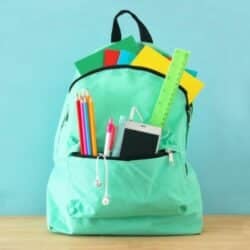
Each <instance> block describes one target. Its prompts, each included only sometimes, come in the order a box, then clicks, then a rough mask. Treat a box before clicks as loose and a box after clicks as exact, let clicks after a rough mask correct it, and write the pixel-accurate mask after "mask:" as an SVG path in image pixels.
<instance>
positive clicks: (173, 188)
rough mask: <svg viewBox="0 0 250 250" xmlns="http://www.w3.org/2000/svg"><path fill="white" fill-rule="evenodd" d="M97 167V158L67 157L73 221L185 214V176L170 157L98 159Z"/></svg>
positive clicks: (70, 211)
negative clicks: (78, 218)
mask: <svg viewBox="0 0 250 250" xmlns="http://www.w3.org/2000/svg"><path fill="white" fill-rule="evenodd" d="M176 155H177V154H176ZM105 163H106V166H105ZM96 164H97V160H96V159H95V158H81V157H76V156H69V157H68V172H69V177H70V179H69V182H70V188H71V198H72V199H71V200H70V201H69V206H68V211H69V213H70V216H71V217H83V218H84V217H85V218H121V217H133V216H165V215H178V214H183V213H185V211H186V209H187V206H186V203H185V195H184V194H185V191H184V190H185V178H186V175H185V167H184V166H182V164H181V161H180V159H178V157H175V161H174V162H171V161H169V157H168V155H163V156H160V157H157V158H150V159H143V160H131V161H121V160H109V159H107V160H103V159H99V160H98V164H97V165H96ZM96 180H99V181H100V184H101V185H96V184H99V183H97V182H96ZM105 198H108V199H109V202H107V203H108V204H105ZM79 208H80V209H81V213H80V216H79V211H78V210H79Z"/></svg>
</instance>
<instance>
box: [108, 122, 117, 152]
mask: <svg viewBox="0 0 250 250" xmlns="http://www.w3.org/2000/svg"><path fill="white" fill-rule="evenodd" d="M115 136H116V127H115V124H114V123H113V122H112V125H111V140H110V144H109V150H110V152H111V151H112V149H113V147H114V143H115Z"/></svg>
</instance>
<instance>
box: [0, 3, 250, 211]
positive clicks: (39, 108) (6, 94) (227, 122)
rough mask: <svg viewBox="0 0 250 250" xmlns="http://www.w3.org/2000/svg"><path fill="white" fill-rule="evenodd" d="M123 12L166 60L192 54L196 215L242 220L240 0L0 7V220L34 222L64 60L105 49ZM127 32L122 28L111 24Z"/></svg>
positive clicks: (248, 76)
mask: <svg viewBox="0 0 250 250" xmlns="http://www.w3.org/2000/svg"><path fill="white" fill-rule="evenodd" d="M122 8H128V9H131V10H133V11H135V12H136V13H137V14H138V16H140V17H141V18H142V19H143V20H144V21H145V23H146V24H147V26H148V28H149V29H150V30H151V33H152V35H153V38H154V40H155V43H156V44H157V45H158V46H159V47H161V48H163V49H165V50H167V51H170V52H172V51H173V49H174V48H175V47H182V48H187V49H189V50H191V51H192V57H191V60H190V64H189V66H190V67H193V68H195V69H198V71H199V76H200V78H201V79H203V80H204V81H205V82H206V89H205V90H204V91H203V92H202V94H201V95H200V96H199V98H198V99H197V102H196V105H195V112H194V118H193V122H192V129H191V133H190V141H189V159H190V160H191V162H192V163H193V164H194V166H195V170H196V172H197V174H198V176H199V179H200V183H201V187H202V191H203V198H204V208H205V212H206V213H250V125H249V124H250V97H249V96H250V70H249V69H250V59H249V58H250V42H249V40H250V15H249V8H250V4H249V2H248V1H246V0H245V1H244V0H239V1H226V0H221V1H218V0H210V1H200V0H192V1H184V0H183V1H165V0H154V1H152V0H147V1H146V0H144V1H142V0H140V1H135V0H120V1H115V0H106V1H97V0H91V1H86V0H53V1H49V0H43V1H32V0H22V1H18V0H16V1H12V0H7V1H0V84H1V90H0V117H1V122H0V156H1V157H0V168H1V173H0V214H3V215H6V214H18V215H20V214H44V213H45V189H46V183H47V179H48V176H49V173H50V171H51V169H52V166H53V165H52V145H53V137H54V133H55V129H56V125H57V121H58V118H59V113H60V109H61V106H62V103H63V99H64V96H65V93H66V91H67V88H68V86H69V84H70V82H71V79H72V76H73V73H74V67H73V62H74V61H75V60H77V59H79V58H81V57H82V56H84V55H86V54H88V53H90V52H91V51H92V50H94V49H96V48H98V47H101V46H103V45H105V44H106V43H108V42H109V38H110V37H109V35H110V30H111V22H112V17H113V16H114V14H115V13H116V12H117V11H118V10H120V9H122ZM121 24H122V25H123V27H125V26H127V32H125V34H129V33H134V34H137V33H136V29H135V28H134V27H133V25H132V24H133V23H132V21H131V20H130V19H129V18H128V20H125V18H121Z"/></svg>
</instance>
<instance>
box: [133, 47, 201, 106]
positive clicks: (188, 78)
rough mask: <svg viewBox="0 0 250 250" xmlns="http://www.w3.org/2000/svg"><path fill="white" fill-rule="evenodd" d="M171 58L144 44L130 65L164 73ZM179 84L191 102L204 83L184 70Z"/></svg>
mask: <svg viewBox="0 0 250 250" xmlns="http://www.w3.org/2000/svg"><path fill="white" fill-rule="evenodd" d="M170 63H171V60H169V59H168V58H166V57H165V56H163V55H162V54H160V53H159V52H158V51H156V50H155V49H153V48H151V47H149V46H147V45H145V46H144V47H143V49H142V50H141V51H140V52H139V53H138V55H137V56H136V58H135V59H134V60H133V61H132V63H131V65H133V66H141V67H145V68H149V69H153V70H155V71H157V72H159V73H161V74H164V75H165V74H166V73H167V71H168V68H169V65H170ZM180 85H181V86H182V87H183V88H184V89H185V90H186V91H187V96H188V102H189V103H192V102H193V100H194V99H195V98H196V96H197V95H198V94H199V92H200V91H201V89H202V88H203V87H204V84H203V83H202V82H201V81H200V80H199V79H197V78H195V77H193V76H192V75H191V74H189V73H188V72H186V71H185V72H184V73H183V76H182V78H181V83H180Z"/></svg>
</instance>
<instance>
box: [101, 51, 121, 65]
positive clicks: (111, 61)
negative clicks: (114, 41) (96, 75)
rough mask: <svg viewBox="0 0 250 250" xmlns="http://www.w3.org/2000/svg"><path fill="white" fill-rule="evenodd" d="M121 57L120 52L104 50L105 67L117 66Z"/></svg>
mask: <svg viewBox="0 0 250 250" xmlns="http://www.w3.org/2000/svg"><path fill="white" fill-rule="evenodd" d="M119 55H120V51H119V50H111V49H106V50H104V66H105V67H107V66H112V65H116V64H117V61H118V58H119Z"/></svg>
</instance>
